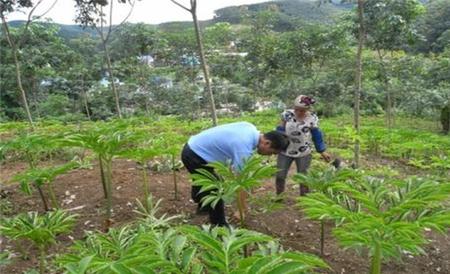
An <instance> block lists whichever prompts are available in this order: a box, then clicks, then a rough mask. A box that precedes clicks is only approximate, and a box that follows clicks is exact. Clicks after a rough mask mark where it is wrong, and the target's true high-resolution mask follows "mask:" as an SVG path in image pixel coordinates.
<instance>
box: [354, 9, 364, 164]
mask: <svg viewBox="0 0 450 274" xmlns="http://www.w3.org/2000/svg"><path fill="white" fill-rule="evenodd" d="M363 4H364V1H363V0H358V21H359V31H358V51H357V53H356V73H355V85H356V88H355V94H354V98H353V99H354V106H353V116H354V117H353V119H354V127H355V130H356V134H357V135H358V136H359V134H360V129H359V126H360V125H359V124H360V122H359V100H360V96H361V89H362V84H361V78H362V49H363V43H364V24H363ZM359 150H360V147H359V139H356V140H355V150H354V164H355V167H356V168H358V167H359Z"/></svg>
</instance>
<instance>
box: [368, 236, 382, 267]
mask: <svg viewBox="0 0 450 274" xmlns="http://www.w3.org/2000/svg"><path fill="white" fill-rule="evenodd" d="M380 273H381V246H380V243H378V242H376V243H375V251H374V253H373V255H372V262H371V266H370V274H380Z"/></svg>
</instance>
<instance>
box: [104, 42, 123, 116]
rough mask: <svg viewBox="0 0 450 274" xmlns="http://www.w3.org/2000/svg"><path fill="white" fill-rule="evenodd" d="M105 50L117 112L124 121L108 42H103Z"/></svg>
mask: <svg viewBox="0 0 450 274" xmlns="http://www.w3.org/2000/svg"><path fill="white" fill-rule="evenodd" d="M102 44H103V50H104V51H105V58H106V65H107V66H108V74H109V82H110V83H111V88H112V91H113V94H114V101H115V102H116V111H117V116H119V119H122V112H121V111H120V103H119V93H118V92H117V88H116V83H114V74H113V70H112V65H111V57H110V56H109V50H108V48H107V47H106V41H102Z"/></svg>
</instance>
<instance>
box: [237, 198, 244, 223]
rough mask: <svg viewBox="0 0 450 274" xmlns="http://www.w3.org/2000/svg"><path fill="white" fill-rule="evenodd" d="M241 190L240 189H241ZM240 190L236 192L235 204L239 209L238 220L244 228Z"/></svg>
mask: <svg viewBox="0 0 450 274" xmlns="http://www.w3.org/2000/svg"><path fill="white" fill-rule="evenodd" d="M241 191H242V190H241ZM241 191H238V192H237V204H238V209H239V217H240V218H239V219H240V220H239V221H240V223H241V227H242V228H245V221H244V209H243V206H244V205H243V204H242V198H241V195H242V194H241Z"/></svg>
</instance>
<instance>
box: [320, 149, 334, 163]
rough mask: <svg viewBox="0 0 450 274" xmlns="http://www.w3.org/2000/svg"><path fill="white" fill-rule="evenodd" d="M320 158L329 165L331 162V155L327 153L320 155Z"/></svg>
mask: <svg viewBox="0 0 450 274" xmlns="http://www.w3.org/2000/svg"><path fill="white" fill-rule="evenodd" d="M320 156H321V157H322V159H323V160H324V161H325V162H327V163H328V162H330V161H331V156H330V154H328V153H327V152H326V151H324V152H322V153H320Z"/></svg>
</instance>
